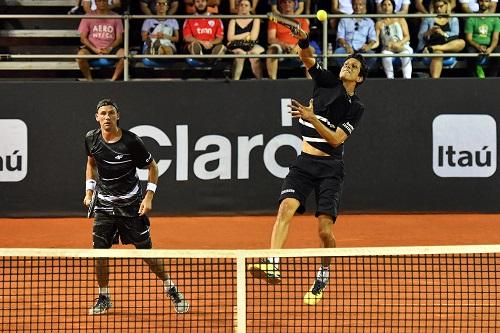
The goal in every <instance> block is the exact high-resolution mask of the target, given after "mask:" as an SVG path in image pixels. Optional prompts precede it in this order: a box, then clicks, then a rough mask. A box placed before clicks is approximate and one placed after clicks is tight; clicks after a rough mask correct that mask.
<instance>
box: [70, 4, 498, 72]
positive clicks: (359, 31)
mask: <svg viewBox="0 0 500 333" xmlns="http://www.w3.org/2000/svg"><path fill="white" fill-rule="evenodd" d="M497 1H498V0H459V2H458V3H457V2H456V0H228V1H221V0H136V1H131V2H130V3H129V4H128V5H126V6H125V5H124V4H123V3H122V2H121V1H120V0H80V1H77V2H76V3H75V7H74V8H73V9H72V10H71V11H70V13H86V14H87V15H94V14H96V13H102V12H103V11H106V12H108V11H110V12H111V11H115V12H118V13H123V12H130V13H132V14H139V15H140V14H144V15H160V16H165V15H174V14H175V15H192V16H193V17H192V18H186V19H179V20H178V19H174V18H166V19H165V18H158V19H156V18H150V19H147V20H145V21H144V22H141V24H142V26H141V29H140V31H137V32H136V31H134V30H135V29H134V25H132V29H131V31H130V35H131V40H132V41H134V36H136V35H137V36H140V38H139V44H140V45H134V43H133V42H132V43H131V46H132V47H134V46H136V47H138V48H139V49H140V50H141V52H143V53H145V54H159V55H164V54H165V55H171V54H174V53H177V52H182V53H187V54H192V55H200V54H212V55H220V54H224V53H226V52H228V53H233V54H242V55H252V54H255V55H260V54H263V53H264V52H267V54H273V55H278V54H295V53H296V52H297V48H296V42H297V40H296V39H295V38H294V37H293V36H292V35H291V34H290V32H289V30H288V29H286V28H284V27H283V26H282V25H280V24H277V23H275V22H270V21H267V20H260V19H251V18H245V17H242V18H237V19H231V20H221V19H217V18H211V17H210V14H212V13H216V14H237V15H241V16H246V15H249V14H266V13H267V12H270V11H272V12H278V13H281V14H285V15H300V14H311V13H315V12H316V11H317V10H319V9H324V10H326V11H327V12H328V13H335V14H352V13H354V14H375V13H380V14H388V15H392V14H394V13H424V14H425V13H437V14H442V15H441V16H438V17H432V18H409V19H404V18H398V17H390V16H389V17H386V18H379V19H372V18H368V17H365V18H347V17H346V18H341V19H340V20H338V19H331V20H330V21H329V22H328V27H329V28H328V29H329V31H328V42H329V43H331V44H332V45H333V49H334V51H333V52H334V53H336V54H345V53H353V52H361V53H383V54H385V55H386V56H385V57H381V58H374V57H370V58H368V66H369V68H370V70H372V71H374V70H377V69H379V68H382V69H383V72H384V73H385V76H386V77H387V78H394V77H395V76H397V75H396V74H395V73H397V72H398V70H399V69H400V70H401V73H402V75H401V76H402V77H403V78H407V79H409V78H411V77H412V63H414V62H415V61H420V58H413V59H412V58H411V57H409V56H408V55H411V54H413V53H414V50H415V52H416V53H429V54H439V55H441V54H442V55H443V57H439V56H433V57H429V58H424V60H426V62H425V61H424V63H426V64H428V68H429V74H430V76H431V77H433V78H439V77H440V76H441V73H442V69H443V63H444V61H445V60H446V59H447V56H446V53H459V52H470V53H481V54H483V56H481V57H476V58H467V60H466V62H467V66H468V69H469V73H470V75H471V76H477V77H480V78H483V77H485V76H486V75H487V76H497V75H498V66H499V61H498V60H499V58H497V57H488V54H490V53H492V52H494V53H497V52H500V51H499V47H498V39H499V33H500V18H498V17H472V18H463V19H462V18H460V19H459V18H457V17H449V16H448V15H447V14H449V13H451V12H462V13H488V12H492V13H493V12H495V11H496V8H497V6H496V5H497ZM124 7H127V8H124ZM296 20H297V21H298V22H300V24H301V26H302V28H303V29H304V30H305V31H307V32H310V35H311V38H312V39H313V40H314V39H315V40H314V42H313V43H312V45H315V46H316V51H317V52H320V50H321V34H322V32H321V29H322V24H321V23H320V22H318V21H317V20H316V19H310V20H308V19H305V18H297V19H296ZM118 22H120V20H119V19H95V18H89V19H83V20H82V21H81V24H80V27H79V32H80V34H81V43H82V47H81V49H80V51H79V54H116V55H120V54H122V53H123V49H122V48H121V47H120V46H121V41H122V40H123V26H122V25H121V23H120V24H119V23H118ZM210 59H212V61H207V64H211V63H212V62H213V59H214V58H210ZM245 59H246V58H237V59H234V60H233V61H231V62H232V74H231V76H232V78H233V79H235V80H238V79H240V78H241V76H242V72H243V68H244V64H245ZM248 60H249V64H250V67H251V72H252V73H253V76H254V77H255V78H257V79H260V78H263V77H265V75H264V74H263V73H265V72H267V77H268V78H269V79H273V80H274V79H277V78H278V77H279V71H278V66H279V64H280V63H282V62H283V61H285V62H286V64H287V66H292V67H293V66H296V67H298V66H300V62H298V61H295V59H294V58H289V57H286V58H283V59H280V58H277V57H270V58H266V61H265V62H264V61H261V59H260V58H248ZM262 60H264V59H262ZM342 61H343V59H341V58H332V61H331V62H330V63H329V65H336V64H337V65H338V64H341V63H342ZM78 63H79V65H80V68H81V70H82V73H83V74H84V76H85V78H87V79H91V75H90V69H89V66H88V63H87V62H86V61H85V60H82V59H79V60H78ZM264 63H265V67H266V70H264V68H263V67H264ZM483 68H485V70H483ZM122 70H123V63H122V62H121V61H118V62H117V64H116V71H115V73H114V75H113V79H116V78H117V75H120V74H121V71H122ZM306 75H307V72H306ZM398 75H399V74H398Z"/></svg>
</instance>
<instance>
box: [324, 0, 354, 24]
mask: <svg viewBox="0 0 500 333" xmlns="http://www.w3.org/2000/svg"><path fill="white" fill-rule="evenodd" d="M352 13H354V10H353V9H352V0H332V14H346V15H351V14H352ZM338 22H339V19H338V18H332V19H330V21H329V22H328V23H329V24H330V28H332V29H333V30H334V31H335V30H336V29H337V24H338Z"/></svg>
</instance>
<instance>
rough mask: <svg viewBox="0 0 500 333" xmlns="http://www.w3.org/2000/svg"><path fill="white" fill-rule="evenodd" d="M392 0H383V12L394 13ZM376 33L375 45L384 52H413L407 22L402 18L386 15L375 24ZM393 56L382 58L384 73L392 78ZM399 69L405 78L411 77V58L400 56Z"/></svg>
mask: <svg viewBox="0 0 500 333" xmlns="http://www.w3.org/2000/svg"><path fill="white" fill-rule="evenodd" d="M394 6H395V4H394V0H383V1H382V3H381V8H382V12H383V14H392V13H394ZM375 32H376V34H377V44H376V45H375V46H374V48H375V47H377V46H378V45H379V44H380V45H381V46H382V53H384V54H413V49H412V48H411V47H410V32H409V29H408V24H407V23H406V20H405V19H404V18H402V17H401V18H398V17H386V18H383V19H381V20H379V21H377V24H376V25H375ZM392 60H393V57H384V58H382V66H383V67H384V72H385V75H386V76H387V78H388V79H393V78H394V67H393V64H392ZM401 69H402V71H403V77H404V78H405V79H410V78H411V72H412V67H411V58H410V57H401Z"/></svg>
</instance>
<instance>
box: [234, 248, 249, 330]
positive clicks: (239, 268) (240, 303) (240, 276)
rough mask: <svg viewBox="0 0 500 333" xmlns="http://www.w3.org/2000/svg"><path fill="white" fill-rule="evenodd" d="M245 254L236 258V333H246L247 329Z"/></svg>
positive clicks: (239, 254)
mask: <svg viewBox="0 0 500 333" xmlns="http://www.w3.org/2000/svg"><path fill="white" fill-rule="evenodd" d="M245 259H246V258H245V254H244V253H243V252H240V251H238V252H237V256H236V327H235V332H236V333H245V332H246V327H247V309H246V308H247V306H246V303H247V301H246V289H247V288H246V270H245V266H246V264H245Z"/></svg>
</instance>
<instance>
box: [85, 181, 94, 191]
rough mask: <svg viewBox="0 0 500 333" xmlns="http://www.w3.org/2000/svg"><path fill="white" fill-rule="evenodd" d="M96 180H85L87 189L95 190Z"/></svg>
mask: <svg viewBox="0 0 500 333" xmlns="http://www.w3.org/2000/svg"><path fill="white" fill-rule="evenodd" d="M95 185H96V181H95V180H93V179H88V180H86V181H85V190H86V191H87V190H91V191H93V190H95Z"/></svg>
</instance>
